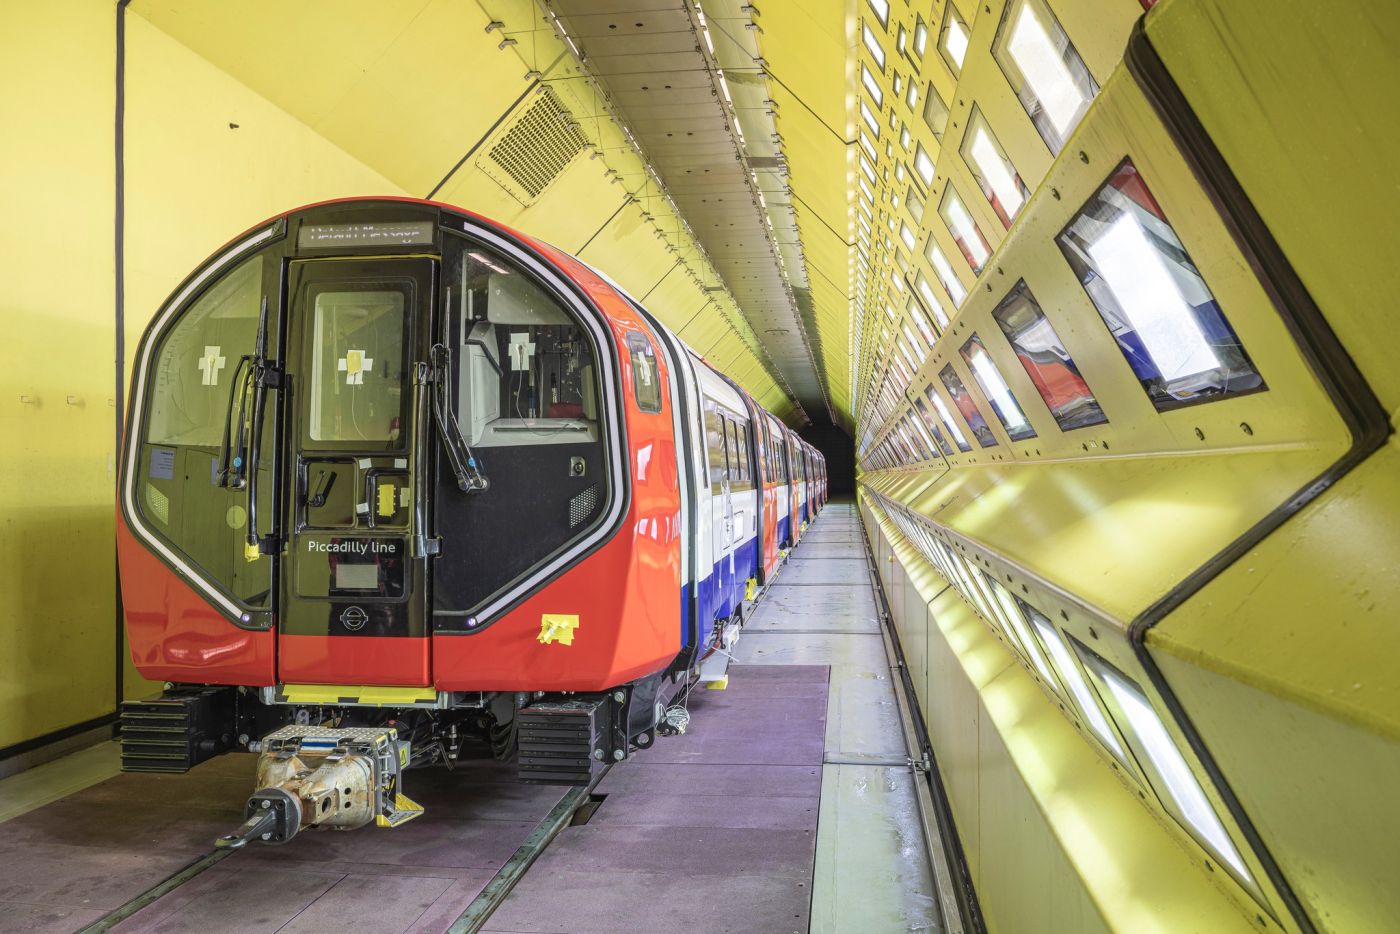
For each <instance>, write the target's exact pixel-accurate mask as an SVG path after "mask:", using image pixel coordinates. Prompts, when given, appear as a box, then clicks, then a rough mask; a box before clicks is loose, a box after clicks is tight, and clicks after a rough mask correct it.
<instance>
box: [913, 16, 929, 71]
mask: <svg viewBox="0 0 1400 934" xmlns="http://www.w3.org/2000/svg"><path fill="white" fill-rule="evenodd" d="M927 50H928V24H927V23H925V22H924V18H923V17H922V16H917V17H915V23H914V56H913V58H914V60H915V61H916V62H917V61H919V60H921V59H922V58H923V57H924V52H925V51H927Z"/></svg>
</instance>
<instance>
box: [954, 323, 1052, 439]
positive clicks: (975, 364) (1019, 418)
mask: <svg viewBox="0 0 1400 934" xmlns="http://www.w3.org/2000/svg"><path fill="white" fill-rule="evenodd" d="M960 352H961V354H962V358H963V361H964V362H965V363H967V366H968V369H970V370H971V371H972V378H973V379H975V380H977V385H978V386H980V387H982V393H983V395H985V396H986V397H987V401H988V402H990V403H991V404H992V411H993V412H994V413H996V417H997V418H998V419H999V420H1000V421H1001V424H1002V427H1004V428H1005V429H1006V433H1007V434H1008V435H1009V436H1010V437H1011V440H1012V441H1024V440H1026V439H1027V438H1034V437H1035V429H1034V428H1032V427H1031V423H1030V422H1028V421H1026V414H1025V413H1024V412H1022V411H1021V407H1020V406H1019V405H1018V404H1017V403H1016V397H1015V396H1014V395H1013V394H1012V392H1011V388H1010V387H1009V386H1007V385H1006V380H1004V379H1002V378H1001V371H1000V370H998V369H997V365H996V364H995V363H994V362H992V356H991V354H989V353H987V348H986V347H985V346H983V344H982V338H980V337H978V336H977V335H976V334H974V335H972V336H971V337H970V338H968V340H967V343H966V344H963V345H962V350H961V351H960Z"/></svg>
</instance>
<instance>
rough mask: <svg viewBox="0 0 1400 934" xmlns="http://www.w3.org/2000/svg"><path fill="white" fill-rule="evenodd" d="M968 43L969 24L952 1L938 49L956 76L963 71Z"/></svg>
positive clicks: (944, 18)
mask: <svg viewBox="0 0 1400 934" xmlns="http://www.w3.org/2000/svg"><path fill="white" fill-rule="evenodd" d="M967 43H968V34H967V24H966V23H964V22H963V18H962V17H961V16H959V15H958V11H957V9H956V8H955V7H954V6H953V4H951V3H950V4H948V10H947V12H946V13H945V14H944V15H943V34H942V36H941V37H940V38H939V40H938V51H939V52H940V53H941V54H942V55H943V60H944V61H945V62H947V63H948V67H949V68H950V69H952V71H953V74H954V75H955V76H956V75H958V74H960V73H961V72H962V65H963V59H965V58H966V57H967Z"/></svg>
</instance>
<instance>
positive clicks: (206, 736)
mask: <svg viewBox="0 0 1400 934" xmlns="http://www.w3.org/2000/svg"><path fill="white" fill-rule="evenodd" d="M131 399H132V403H131V411H130V413H129V419H128V432H127V436H126V437H127V442H126V449H125V451H124V456H123V469H122V479H121V500H120V515H119V518H118V546H119V557H120V563H121V575H122V584H123V596H124V600H125V605H126V610H127V621H128V622H127V625H128V633H129V639H130V643H131V649H132V654H133V658H134V660H135V663H136V667H137V669H138V670H139V671H140V672H141V673H142V674H143V675H144V676H146V677H148V678H152V679H156V680H161V681H166V682H171V683H172V685H173V687H172V688H171V690H169V691H167V695H166V696H165V697H163V698H162V699H160V700H158V701H155V702H151V703H146V704H136V705H130V709H129V710H127V711H125V714H124V715H126V716H127V717H128V719H129V722H128V724H127V727H128V728H127V731H126V746H125V748H124V764H125V766H126V767H128V768H133V769H145V770H154V771H161V770H182V769H184V768H188V767H189V765H190V764H192V763H193V762H195V761H198V760H199V759H201V758H203V757H206V756H207V755H211V754H215V753H217V752H221V751H225V750H227V749H231V748H254V749H257V748H262V749H263V754H264V758H265V759H266V758H267V757H268V756H269V755H274V754H275V755H277V756H281V757H282V759H283V760H285V759H286V757H287V755H289V754H291V755H300V756H302V757H303V759H306V761H313V762H314V761H323V760H322V759H318V758H317V757H316V756H315V755H313V751H312V750H311V749H310V747H309V746H307V744H308V743H312V742H313V741H314V742H319V743H321V744H323V746H324V745H325V744H330V745H329V746H328V747H326V748H322V749H321V750H320V752H321V755H322V756H323V757H324V756H326V754H327V753H328V752H329V751H330V750H331V749H336V750H339V751H340V753H341V754H342V755H341V756H340V760H343V759H344V758H345V756H346V755H350V756H356V755H359V756H361V757H362V758H364V759H365V761H369V760H375V757H376V755H378V754H377V753H376V752H375V749H379V752H380V753H382V752H383V749H382V748H380V747H381V746H385V744H387V747H386V748H391V750H396V751H394V753H393V757H392V758H389V759H386V758H385V757H384V756H383V755H379V756H378V759H379V760H383V761H378V760H376V761H377V762H378V764H376V765H374V767H373V768H367V771H366V773H365V774H366V775H367V776H369V777H368V778H367V779H366V781H368V782H369V784H370V785H371V786H373V787H374V788H376V789H377V794H378V798H377V799H376V800H378V801H379V802H380V805H379V806H377V808H376V809H375V813H374V814H373V815H372V816H374V817H376V818H378V819H379V820H380V822H381V823H384V822H388V823H393V822H396V821H397V820H402V819H407V818H408V817H411V816H413V815H414V813H415V812H414V811H413V809H412V807H411V801H408V800H407V799H403V802H402V803H401V804H400V803H396V802H397V801H398V798H397V797H396V796H397V795H399V793H400V791H401V781H400V779H399V777H398V776H399V773H400V771H401V770H402V768H404V767H407V766H408V765H410V764H426V763H428V762H431V761H437V760H441V759H450V758H452V757H455V756H456V755H459V754H462V752H461V751H462V750H463V749H464V748H465V747H467V746H469V745H471V743H472V742H474V741H475V742H479V743H480V744H481V745H482V746H483V747H484V748H486V749H488V750H490V751H491V752H493V753H494V754H496V755H498V756H504V755H509V754H511V752H512V751H513V750H514V749H515V748H516V747H518V748H519V750H520V753H519V755H520V768H521V773H522V775H523V776H525V777H527V778H534V779H539V780H562V781H580V780H587V778H588V777H589V776H590V775H592V774H594V773H596V771H597V769H598V768H599V763H601V762H607V761H614V760H616V759H618V758H623V757H625V756H626V755H627V754H628V753H629V751H630V750H631V749H633V748H636V747H639V746H646V745H649V744H650V743H651V742H653V741H654V739H655V736H656V733H657V731H658V730H665V729H666V727H667V724H666V723H665V719H664V718H665V709H666V706H667V703H666V702H667V699H668V698H669V697H671V696H672V695H674V694H676V693H677V692H678V691H681V690H685V689H686V688H687V687H688V686H689V685H690V684H691V683H694V682H695V681H697V680H704V681H709V682H712V683H714V682H723V680H724V678H725V677H726V670H727V664H728V659H729V651H730V649H731V648H732V644H733V641H734V639H735V638H737V635H738V624H739V622H740V621H741V619H742V613H743V611H742V607H743V604H744V601H745V599H746V598H747V599H752V598H753V597H754V594H755V588H756V587H757V586H758V585H760V584H762V583H764V582H765V581H767V580H768V579H770V578H771V575H772V573H773V572H774V570H775V562H776V558H777V556H778V549H779V547H780V546H781V545H782V544H783V543H784V542H786V541H787V540H788V538H789V536H790V535H791V534H792V533H791V532H790V531H789V530H788V514H789V513H792V514H793V515H796V512H795V510H794V508H793V506H792V504H791V503H792V497H793V494H791V493H790V492H789V482H790V481H789V475H788V472H787V471H786V469H785V466H786V456H785V455H782V454H781V453H780V446H782V445H784V444H785V443H786V442H785V441H784V438H786V437H787V436H788V435H789V433H788V430H787V429H786V428H785V427H784V426H783V425H782V424H781V423H780V422H779V421H778V420H777V419H776V418H774V417H773V416H772V415H771V414H770V413H767V412H766V411H764V410H763V409H762V408H761V407H759V406H758V405H757V403H756V402H755V401H754V400H753V399H752V398H751V397H749V396H748V395H747V394H746V393H744V392H743V391H742V390H741V389H739V388H738V387H736V386H735V385H734V384H732V383H731V382H730V381H728V380H726V379H725V378H724V377H723V376H722V375H721V374H718V373H717V372H715V371H714V370H712V369H711V368H710V367H709V366H708V365H707V364H706V363H705V362H704V361H703V360H701V359H699V358H698V357H696V356H695V355H694V354H692V353H691V352H690V351H689V349H688V348H686V347H685V345H684V344H683V343H682V342H681V341H680V340H679V339H678V338H676V337H675V335H673V334H671V333H670V332H669V331H667V329H666V328H665V327H663V326H662V325H661V324H660V322H658V321H657V320H656V319H655V318H654V317H653V316H652V315H650V314H649V313H648V312H647V311H646V310H645V308H644V307H642V306H641V304H640V303H638V302H636V301H635V300H633V299H631V298H630V297H629V296H627V295H626V293H625V292H623V291H622V290H621V289H619V288H617V287H616V286H615V285H614V284H612V283H610V282H609V281H608V280H607V279H606V277H605V276H603V275H602V274H600V273H598V272H597V271H596V270H593V269H591V268H590V267H588V266H587V265H585V264H583V263H581V262H580V261H578V260H576V259H574V258H573V257H570V256H568V255H566V254H563V253H561V252H559V251H557V250H555V249H553V248H552V247H550V246H548V245H546V244H542V243H539V242H537V241H534V240H532V239H530V238H528V237H524V236H522V235H520V234H517V233H515V232H513V231H510V230H507V229H505V228H502V227H500V226H498V225H496V224H493V223H491V222H489V221H487V220H485V219H483V218H480V217H477V216H474V215H472V214H470V213H468V212H465V211H461V210H458V209H456V208H451V207H449V206H446V205H440V204H435V203H429V202H419V201H410V200H400V199H368V200H355V201H342V202H331V203H327V204H321V205H313V206H311V207H307V208H303V209H300V210H297V211H293V212H290V213H288V214H286V215H283V216H281V217H278V218H275V219H273V220H271V221H269V222H267V223H265V224H262V225H259V226H258V227H256V228H254V229H253V230H251V231H249V232H248V233H246V234H244V235H243V236H241V237H239V238H237V239H236V240H234V241H233V242H232V243H230V244H229V245H228V246H226V247H225V248H224V249H223V250H222V251H220V252H219V253H218V254H216V255H215V256H214V257H213V258H212V259H211V260H209V261H208V262H206V263H205V264H204V265H203V266H202V267H201V268H200V269H199V270H198V271H197V272H196V273H195V274H194V275H192V276H191V277H190V278H189V279H188V280H187V281H186V282H185V283H183V284H182V285H181V286H180V288H179V289H177V291H176V293H175V294H174V296H172V298H171V299H170V300H169V301H168V302H167V303H166V305H165V306H164V307H163V308H162V309H161V310H160V312H159V313H158V314H157V315H156V317H155V319H154V321H153V322H152V324H151V326H150V328H149V329H148V330H147V332H146V334H145V336H144V337H143V339H142V341H141V344H140V347H139V348H138V352H137V357H136V365H135V367H134V371H133V385H132V394H131ZM793 489H795V487H794V488H793ZM405 711H412V712H413V716H411V717H405V716H404V712H405ZM159 715H163V716H167V717H176V718H178V721H177V722H178V723H179V725H180V727H181V728H182V729H184V730H185V732H186V733H187V734H188V735H190V736H194V735H195V734H196V733H199V734H200V736H201V739H200V740H199V741H198V742H196V741H195V740H194V739H190V740H189V741H188V742H183V743H182V742H174V743H171V742H168V741H166V742H162V739H161V737H160V736H159V735H158V733H159V731H158V730H154V729H153V727H152V724H153V723H155V722H156V720H157V719H158V716H159ZM332 721H334V722H335V723H336V724H337V725H336V727H334V728H328V727H326V726H325V724H326V723H329V722H332ZM172 722H175V721H172ZM288 724H292V726H288ZM532 725H533V726H532ZM561 725H570V728H572V727H573V726H577V727H579V729H577V730H575V734H576V743H575V746H576V748H575V747H570V748H566V749H564V750H562V751H561V750H560V749H559V748H558V743H553V744H552V745H551V743H550V742H546V741H544V740H541V739H540V737H541V736H545V737H546V738H548V737H549V736H552V735H555V734H557V730H558V729H559V728H560V727H561ZM288 729H291V730H292V734H288V735H284V734H285V733H286V730H288ZM298 730H300V732H298ZM366 730H369V731H370V732H369V733H366V732H365V731H366ZM550 730H554V731H555V734H551V733H550ZM269 731H271V732H269ZM356 731H359V732H356ZM375 731H378V732H375ZM542 731H543V732H542ZM293 734H294V735H293ZM352 734H353V735H352ZM575 734H571V735H575ZM260 736H270V737H276V738H277V740H276V741H275V742H272V743H270V744H269V743H268V742H265V741H264V742H261V744H260V741H259V740H258V737H260ZM366 737H368V739H367V738H366ZM166 739H167V740H168V737H166ZM357 743H361V744H362V745H363V743H368V746H367V747H365V748H361V746H358V745H356V744H357ZM376 744H379V745H376ZM307 757H310V758H309V759H308V758H307ZM331 758H334V757H331ZM324 761H326V762H329V761H330V759H325V760H324ZM337 761H339V760H337ZM323 767H324V768H330V767H331V766H329V765H324V766H323ZM262 774H263V772H262V770H260V775H262ZM306 778H307V776H305V775H303V776H301V779H299V781H303V783H304V781H305V780H306ZM282 787H284V789H285V787H291V786H289V785H288V783H287V782H285V781H284V782H282ZM261 793H262V790H260V792H259V794H261ZM269 794H270V792H269ZM274 797H275V800H276V802H277V807H276V808H275V809H274V810H278V811H279V813H282V815H283V816H282V824H281V825H279V826H278V827H276V828H274V829H273V830H272V832H271V836H270V838H272V839H277V838H279V837H280V838H281V839H285V838H287V837H290V836H291V835H292V834H294V833H295V832H296V831H297V829H298V828H299V827H300V826H302V825H306V826H312V825H315V824H316V821H315V820H314V819H312V818H309V817H307V816H306V815H305V814H302V813H301V812H300V811H298V810H297V809H298V808H299V807H301V805H300V804H295V803H294V802H292V800H291V799H294V798H295V797H296V795H295V794H294V793H293V794H290V795H288V794H286V793H284V794H282V795H281V796H280V797H276V796H274ZM302 803H303V804H304V803H305V802H304V801H303V802H302ZM250 806H251V802H250ZM294 812H295V813H294ZM294 817H295V818H297V819H296V820H293V818H294ZM366 819H368V818H366ZM342 823H345V822H344V821H342ZM263 832H265V829H263V828H261V825H259V829H258V834H255V835H253V836H260V835H261V834H262V833H263ZM250 834H251V831H246V832H243V833H241V834H236V835H234V838H236V839H232V840H231V842H233V843H241V842H242V840H243V839H247V838H248V837H249V836H250Z"/></svg>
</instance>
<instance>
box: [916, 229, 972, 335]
mask: <svg viewBox="0 0 1400 934" xmlns="http://www.w3.org/2000/svg"><path fill="white" fill-rule="evenodd" d="M924 255H925V256H926V257H928V261H929V263H930V264H931V265H932V266H933V271H934V274H935V275H937V276H938V282H939V284H941V285H942V286H943V290H944V291H945V292H947V293H948V297H949V298H951V299H952V300H953V307H954V308H957V307H958V306H960V305H962V303H963V299H965V298H967V289H966V288H964V286H963V284H962V280H961V279H959V278H958V275H957V273H955V272H953V264H952V263H950V262H948V257H947V256H945V255H944V253H943V251H942V250H941V249H939V247H938V244H937V243H936V242H934V239H933V237H932V236H930V237H929V238H928V248H927V249H926V250H924ZM943 326H944V327H947V326H948V322H946V321H945V322H943Z"/></svg>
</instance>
